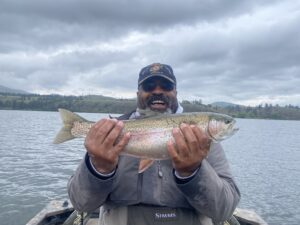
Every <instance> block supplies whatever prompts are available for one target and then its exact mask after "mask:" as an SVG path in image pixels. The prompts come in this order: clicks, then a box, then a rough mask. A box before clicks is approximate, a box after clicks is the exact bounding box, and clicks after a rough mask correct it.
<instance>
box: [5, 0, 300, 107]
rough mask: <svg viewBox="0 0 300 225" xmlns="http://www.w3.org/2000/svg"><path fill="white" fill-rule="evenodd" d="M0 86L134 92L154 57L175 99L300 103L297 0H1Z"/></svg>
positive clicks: (64, 91)
mask: <svg viewBox="0 0 300 225" xmlns="http://www.w3.org/2000/svg"><path fill="white" fill-rule="evenodd" d="M0 5H1V7H0V30H1V35H0V68H1V69H0V84H1V85H5V86H8V87H12V88H21V89H24V90H26V91H30V92H38V93H61V94H104V95H111V96H114V97H134V96H135V91H136V80H137V74H138V72H139V70H140V69H141V67H143V66H145V65H148V64H150V63H152V62H163V63H168V64H170V65H172V66H173V68H174V71H175V73H176V76H177V77H178V80H179V84H178V88H179V97H180V98H182V99H195V98H201V99H202V100H203V101H204V102H205V103H210V102H212V101H223V100H224V101H231V102H236V103H241V104H254V105H257V104H260V103H262V102H269V103H274V104H277V103H278V104H295V105H300V91H299V88H298V87H299V85H300V68H299V65H298V64H299V63H298V61H299V58H300V51H299V49H300V48H299V47H300V41H299V40H300V37H299V36H300V30H299V29H298V26H299V24H300V10H299V9H300V3H299V1H293V0H290V1H284V2H282V1H272V2H271V3H270V1H245V0H244V1H238V0H236V1H230V3H228V2H226V1H201V3H200V2H199V1H196V0H188V1H185V2H184V3H183V2H182V1H172V4H170V2H169V1H158V0H157V1H125V0H123V1H117V2H113V1H92V0H89V1H70V0H62V1H59V2H53V1H38V0H28V1H23V2H20V1H16V0H6V1H4V0H0Z"/></svg>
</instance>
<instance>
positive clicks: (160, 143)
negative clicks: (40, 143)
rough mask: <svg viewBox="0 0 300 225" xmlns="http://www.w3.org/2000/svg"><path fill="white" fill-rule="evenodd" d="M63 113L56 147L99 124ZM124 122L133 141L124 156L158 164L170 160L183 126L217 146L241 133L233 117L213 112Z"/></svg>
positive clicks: (66, 112) (76, 115) (63, 111)
mask: <svg viewBox="0 0 300 225" xmlns="http://www.w3.org/2000/svg"><path fill="white" fill-rule="evenodd" d="M59 112H60V115H61V118H62V120H63V123H64V126H63V127H62V129H61V130H60V132H59V133H58V134H57V136H56V138H55V140H54V143H55V144H59V143H62V142H65V141H68V140H71V139H73V138H79V137H85V136H86V134H87V133H88V131H89V129H90V128H91V126H93V124H94V123H95V122H91V121H88V120H86V119H84V118H82V117H81V116H79V115H78V114H76V113H73V112H70V111H68V110H65V109H59ZM123 122H124V128H123V131H122V133H121V136H122V135H123V134H124V133H125V132H130V134H131V137H130V140H129V142H128V144H127V145H126V146H125V149H124V150H123V151H122V154H127V155H131V156H135V157H138V158H147V159H154V160H156V159H167V158H169V155H168V151H167V142H168V140H170V139H173V136H172V129H173V128H175V127H179V125H180V124H181V123H186V124H190V125H191V124H193V125H195V126H198V127H200V128H201V129H202V130H204V131H205V132H206V133H207V135H208V136H209V137H210V138H211V139H212V141H214V142H219V141H222V140H224V139H226V138H228V137H230V136H231V135H233V134H234V133H235V132H236V131H237V130H238V128H234V124H235V120H234V119H233V118H232V117H230V116H227V115H223V114H218V113H211V112H198V113H181V114H160V115H156V116H153V117H147V118H141V119H133V120H125V121H123Z"/></svg>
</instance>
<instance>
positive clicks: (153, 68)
mask: <svg viewBox="0 0 300 225" xmlns="http://www.w3.org/2000/svg"><path fill="white" fill-rule="evenodd" d="M161 68H162V65H161V64H159V63H154V64H152V65H151V67H150V69H149V70H150V73H151V74H152V73H157V72H158V71H159V70H160V69H161Z"/></svg>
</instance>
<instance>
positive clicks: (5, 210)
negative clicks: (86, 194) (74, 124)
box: [0, 110, 300, 225]
mask: <svg viewBox="0 0 300 225" xmlns="http://www.w3.org/2000/svg"><path fill="white" fill-rule="evenodd" d="M81 115H83V116H84V117H86V118H88V119H90V120H97V119H99V118H101V117H106V116H107V115H106V114H88V113H81ZM0 121H1V123H0V190H1V191H0V202H1V205H0V224H3V225H22V224H25V223H26V222H27V221H28V220H30V218H31V217H33V216H34V215H35V214H36V213H37V212H39V211H40V210H41V209H42V208H43V207H44V206H45V205H46V204H47V203H48V202H49V201H50V200H53V199H66V198H67V191H66V185H67V180H68V178H69V177H70V175H71V174H72V173H73V171H74V170H75V168H76V167H77V165H78V163H79V161H80V160H81V159H82V157H83V155H84V150H83V139H77V140H73V141H70V142H67V143H64V144H61V145H54V144H52V140H53V138H54V136H55V134H56V133H57V131H58V130H59V129H60V127H61V120H60V118H59V115H58V113H57V112H32V111H6V110H2V111H1V110H0ZM237 126H238V127H239V128H240V131H239V132H238V133H237V134H236V135H235V136H233V137H231V138H230V139H228V140H226V141H224V142H223V147H224V149H225V151H226V153H227V157H228V160H229V161H230V163H231V169H232V172H233V174H234V176H235V177H236V182H237V184H238V186H239V188H240V191H241V193H242V200H241V202H240V204H239V207H241V208H248V209H253V210H255V211H256V212H257V213H258V214H259V215H260V216H261V217H262V218H264V219H265V220H266V221H267V222H268V224H269V225H280V224H289V225H299V224H300V187H299V186H300V121H276V120H249V119H237Z"/></svg>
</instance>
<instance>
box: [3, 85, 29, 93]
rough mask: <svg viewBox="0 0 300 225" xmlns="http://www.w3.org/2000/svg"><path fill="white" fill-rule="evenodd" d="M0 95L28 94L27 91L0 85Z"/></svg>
mask: <svg viewBox="0 0 300 225" xmlns="http://www.w3.org/2000/svg"><path fill="white" fill-rule="evenodd" d="M0 93H10V94H30V93H29V92H27V91H23V90H19V89H12V88H8V87H5V86H2V85H0Z"/></svg>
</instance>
